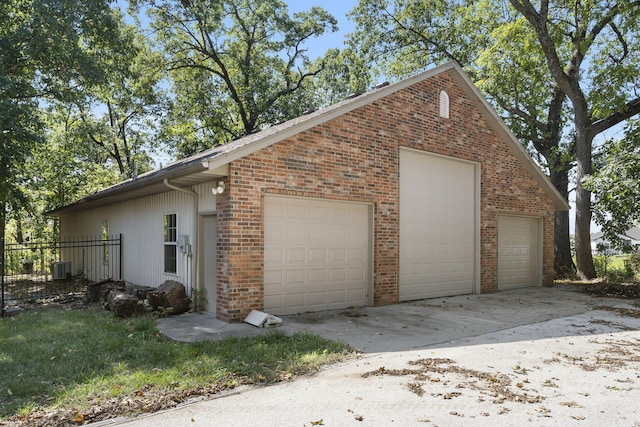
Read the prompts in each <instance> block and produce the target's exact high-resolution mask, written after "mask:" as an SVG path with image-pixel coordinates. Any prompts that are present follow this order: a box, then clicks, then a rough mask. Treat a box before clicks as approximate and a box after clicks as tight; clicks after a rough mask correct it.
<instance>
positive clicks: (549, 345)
mask: <svg viewBox="0 0 640 427" xmlns="http://www.w3.org/2000/svg"><path fill="white" fill-rule="evenodd" d="M188 316H189V317H185V316H179V317H176V318H170V319H165V320H163V321H162V322H161V324H160V326H161V330H162V332H163V333H164V334H167V335H169V336H172V337H174V338H177V339H183V340H193V339H218V338H221V337H223V336H228V335H251V334H256V333H269V332H270V331H265V330H263V329H259V328H255V327H253V326H250V325H246V324H245V325H240V324H238V325H225V324H221V323H218V322H217V321H215V320H214V319H213V318H212V317H211V316H208V315H188ZM180 318H182V319H180ZM189 319H191V320H189ZM283 320H284V323H283V325H282V326H280V327H279V328H280V329H281V330H283V331H285V332H286V333H292V332H296V331H299V330H307V331H310V332H313V333H317V334H319V335H322V336H325V337H327V338H331V339H341V340H343V341H345V342H347V343H349V344H351V345H352V346H354V347H356V348H359V349H361V350H363V351H365V352H366V353H367V354H365V355H364V356H363V357H362V358H360V359H358V360H354V361H350V362H348V363H345V364H342V365H339V366H333V367H329V368H327V369H325V370H323V371H321V372H319V373H317V374H314V375H309V376H305V377H302V378H299V379H296V380H294V381H291V382H288V383H282V384H277V385H273V386H268V387H253V388H252V387H247V388H242V389H239V390H238V391H236V392H233V393H231V394H228V395H225V396H221V397H220V398H217V399H212V400H206V401H200V402H197V403H192V404H188V405H183V406H181V407H179V408H176V409H173V410H169V411H163V412H160V413H156V414H150V415H142V416H140V417H137V418H135V419H129V420H123V419H119V420H112V421H111V422H106V423H101V424H102V425H116V424H117V425H122V426H131V427H133V426H136V427H143V426H158V427H163V426H167V427H169V426H171V427H174V426H212V425H224V426H247V425H252V426H300V427H302V426H312V425H325V426H351V425H354V426H355V425H357V426H365V425H367V426H413V425H416V426H463V425H464V426H486V425H488V424H491V425H493V426H513V425H528V426H574V425H575V426H640V374H639V372H640V331H639V330H640V309H638V307H636V306H633V305H631V301H626V300H616V299H602V298H592V297H589V296H587V295H584V294H579V293H575V292H570V291H563V290H560V289H555V288H551V289H550V288H537V289H535V288H534V289H524V290H517V291H509V292H501V293H498V294H493V295H470V296H463V297H450V298H438V299H431V300H425V301H421V302H415V303H408V304H398V305H394V306H389V307H380V308H362V309H357V310H342V311H335V312H323V313H315V314H305V315H296V316H285V317H283ZM189 325H190V326H189Z"/></svg>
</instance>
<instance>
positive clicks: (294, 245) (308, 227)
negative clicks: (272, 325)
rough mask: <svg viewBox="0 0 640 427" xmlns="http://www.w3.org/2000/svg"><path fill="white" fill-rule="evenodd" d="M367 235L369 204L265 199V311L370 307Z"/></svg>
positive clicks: (368, 240) (271, 197)
mask: <svg viewBox="0 0 640 427" xmlns="http://www.w3.org/2000/svg"><path fill="white" fill-rule="evenodd" d="M369 230H370V208H369V206H368V205H366V204H361V203H348V202H339V201H330V200H325V199H310V198H294V197H280V196H266V197H265V203H264V310H265V311H266V312H268V313H273V314H290V313H301V312H306V311H319V310H328V309H339V308H346V307H350V306H363V305H369V292H368V284H369V270H370V267H369V265H370V259H369V257H370V251H369V247H370V246H371V243H370V231H369Z"/></svg>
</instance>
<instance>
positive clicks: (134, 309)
mask: <svg viewBox="0 0 640 427" xmlns="http://www.w3.org/2000/svg"><path fill="white" fill-rule="evenodd" d="M108 308H109V310H111V311H112V312H113V314H114V315H116V316H117V317H133V316H138V315H141V314H143V313H144V311H145V310H144V304H143V303H142V301H140V299H138V297H137V296H135V295H133V294H129V293H127V292H123V291H119V290H112V291H111V292H109V297H108Z"/></svg>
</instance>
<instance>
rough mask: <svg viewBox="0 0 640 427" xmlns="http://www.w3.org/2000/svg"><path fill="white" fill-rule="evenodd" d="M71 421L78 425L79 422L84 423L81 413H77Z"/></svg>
mask: <svg viewBox="0 0 640 427" xmlns="http://www.w3.org/2000/svg"><path fill="white" fill-rule="evenodd" d="M73 421H75V422H76V423H78V424H80V423H81V422H83V421H84V415H82V413H81V412H78V413H77V414H76V417H75V418H74V419H73Z"/></svg>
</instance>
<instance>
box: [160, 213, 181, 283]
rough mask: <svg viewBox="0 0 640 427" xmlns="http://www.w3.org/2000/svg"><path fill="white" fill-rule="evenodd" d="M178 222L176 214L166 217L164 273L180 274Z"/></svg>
mask: <svg viewBox="0 0 640 427" xmlns="http://www.w3.org/2000/svg"><path fill="white" fill-rule="evenodd" d="M177 236H178V222H177V215H176V214H167V215H165V216H164V239H163V240H164V272H165V273H172V274H175V273H177V272H178V268H177V267H178V262H177V258H178V256H177V255H178V251H177V245H176V242H177Z"/></svg>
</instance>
